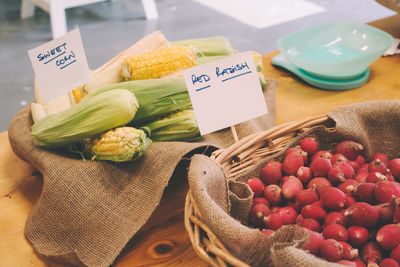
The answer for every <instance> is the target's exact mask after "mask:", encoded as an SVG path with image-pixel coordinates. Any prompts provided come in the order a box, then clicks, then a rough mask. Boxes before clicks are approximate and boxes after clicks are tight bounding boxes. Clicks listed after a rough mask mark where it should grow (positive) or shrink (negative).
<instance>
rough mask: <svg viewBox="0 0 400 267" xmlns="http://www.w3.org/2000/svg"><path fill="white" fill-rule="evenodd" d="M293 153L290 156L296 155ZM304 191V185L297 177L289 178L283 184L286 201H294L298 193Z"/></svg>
mask: <svg viewBox="0 0 400 267" xmlns="http://www.w3.org/2000/svg"><path fill="white" fill-rule="evenodd" d="M295 154H296V153H291V154H289V156H290V155H295ZM302 189H303V184H302V182H301V181H300V180H299V178H297V177H296V176H289V178H288V180H287V181H286V182H285V183H283V184H282V196H283V197H284V198H286V199H289V200H290V199H294V198H295V197H296V195H297V193H298V192H299V191H300V190H302Z"/></svg>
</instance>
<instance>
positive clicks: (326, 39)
mask: <svg viewBox="0 0 400 267" xmlns="http://www.w3.org/2000/svg"><path fill="white" fill-rule="evenodd" d="M392 43H393V37H392V36H391V35H389V34H387V33H386V32H384V31H381V30H379V29H377V28H374V27H371V26H368V25H366V24H362V23H355V22H329V23H324V24H320V25H317V26H314V27H311V28H307V29H304V30H301V31H298V32H295V33H291V34H288V35H286V36H284V37H282V38H281V39H279V40H278V47H279V49H280V51H281V53H282V54H283V55H284V56H285V57H286V58H287V59H288V60H289V61H290V62H291V63H293V64H294V65H296V66H297V67H299V68H300V69H302V70H304V71H306V72H308V73H309V74H310V75H313V76H316V77H320V78H325V79H351V78H354V77H358V76H360V75H362V74H363V73H365V72H366V70H367V68H368V66H369V65H371V64H372V63H373V62H374V61H375V60H377V59H378V58H379V57H380V56H381V55H382V54H383V53H384V52H385V51H386V50H387V49H388V48H389V47H390V46H391V45H392Z"/></svg>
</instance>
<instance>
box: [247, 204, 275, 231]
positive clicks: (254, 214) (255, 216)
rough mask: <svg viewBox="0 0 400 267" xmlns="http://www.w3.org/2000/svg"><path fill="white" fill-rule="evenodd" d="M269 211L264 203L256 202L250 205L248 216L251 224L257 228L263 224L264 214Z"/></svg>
mask: <svg viewBox="0 0 400 267" xmlns="http://www.w3.org/2000/svg"><path fill="white" fill-rule="evenodd" d="M269 213H270V209H269V207H268V206H266V205H264V204H256V205H254V206H253V207H252V209H251V212H250V218H251V222H252V223H253V225H254V226H255V227H257V228H260V227H261V226H262V224H263V218H264V216H266V215H268V214H269Z"/></svg>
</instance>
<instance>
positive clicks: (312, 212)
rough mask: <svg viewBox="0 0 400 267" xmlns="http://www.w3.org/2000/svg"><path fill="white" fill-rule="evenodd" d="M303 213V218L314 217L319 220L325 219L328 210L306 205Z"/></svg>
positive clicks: (302, 210)
mask: <svg viewBox="0 0 400 267" xmlns="http://www.w3.org/2000/svg"><path fill="white" fill-rule="evenodd" d="M301 215H303V218H313V219H315V220H318V221H323V220H324V219H325V217H326V211H325V210H324V209H323V208H321V207H318V206H315V205H305V206H304V207H303V208H302V209H301Z"/></svg>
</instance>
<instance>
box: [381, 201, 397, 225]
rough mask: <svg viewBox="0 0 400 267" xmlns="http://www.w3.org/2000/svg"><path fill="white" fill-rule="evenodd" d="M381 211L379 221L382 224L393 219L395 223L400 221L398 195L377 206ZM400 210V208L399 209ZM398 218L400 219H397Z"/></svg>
mask: <svg viewBox="0 0 400 267" xmlns="http://www.w3.org/2000/svg"><path fill="white" fill-rule="evenodd" d="M375 207H376V208H377V209H378V211H379V223H380V224H382V225H383V224H388V223H390V222H391V221H393V222H394V223H398V222H400V212H397V214H396V208H397V205H396V197H393V198H392V200H391V201H390V202H388V203H382V204H379V205H376V206H375ZM399 211H400V209H399ZM397 218H398V219H399V221H397Z"/></svg>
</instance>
